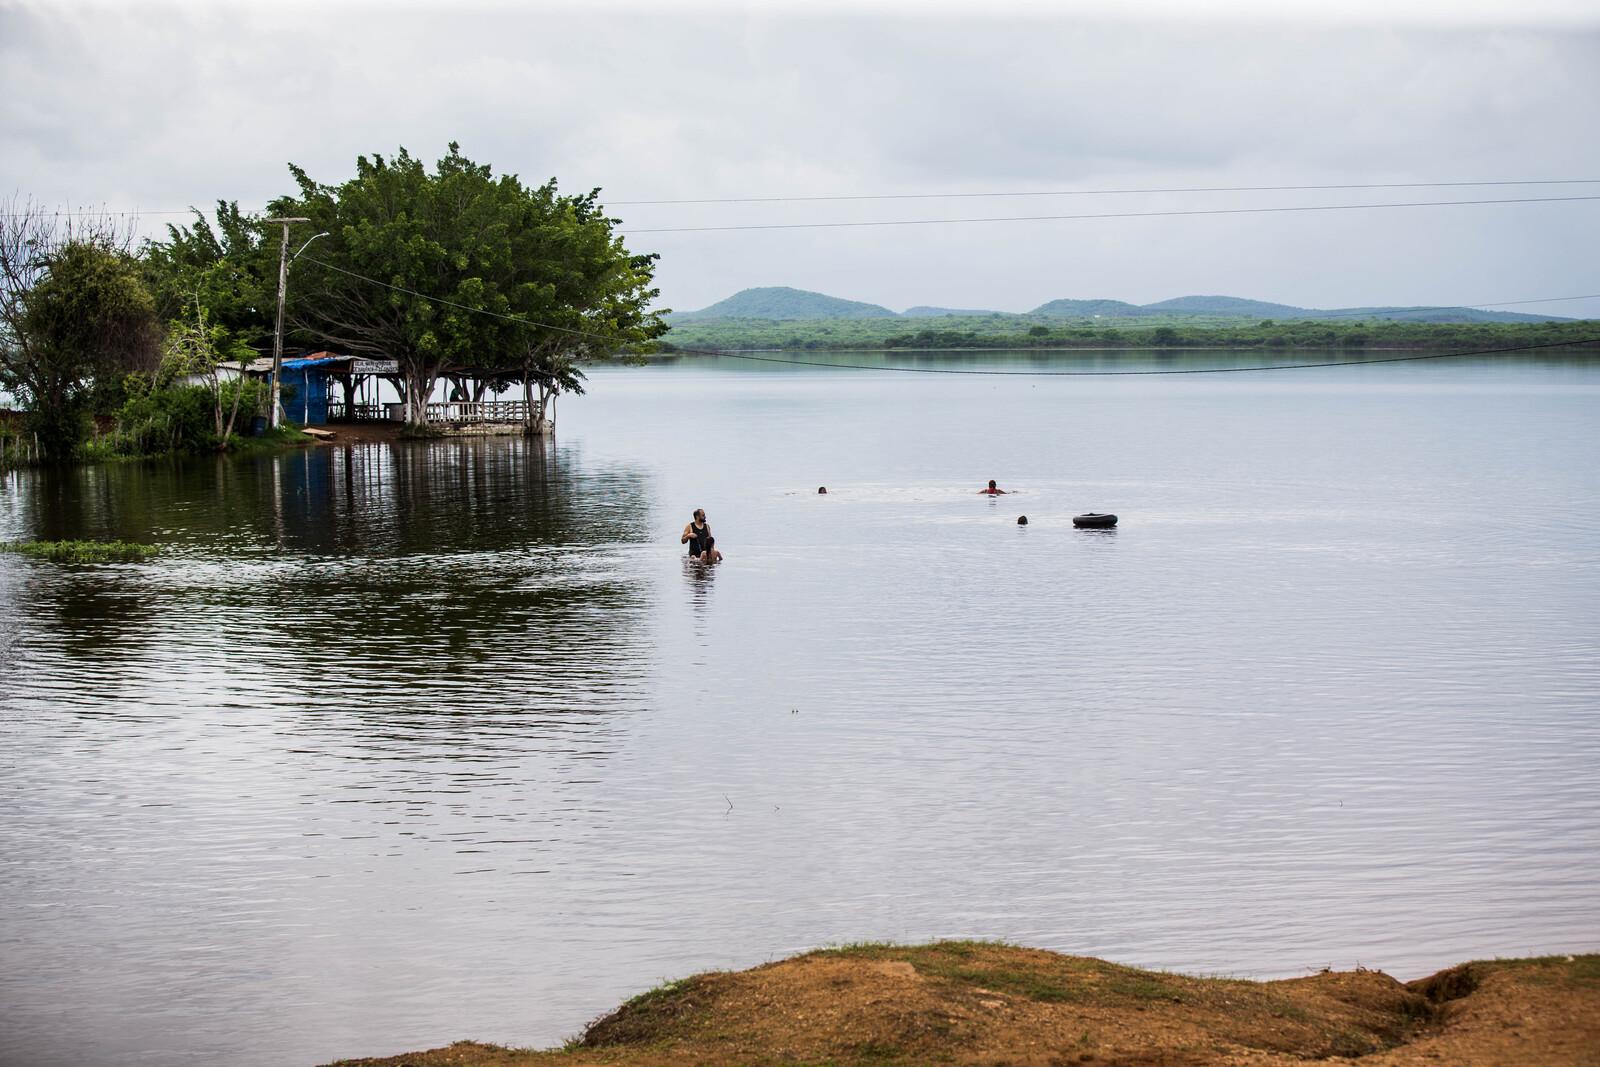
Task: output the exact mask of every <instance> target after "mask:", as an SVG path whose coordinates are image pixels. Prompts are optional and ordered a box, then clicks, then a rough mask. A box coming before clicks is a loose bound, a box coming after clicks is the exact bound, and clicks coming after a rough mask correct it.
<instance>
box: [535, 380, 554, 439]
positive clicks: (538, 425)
mask: <svg viewBox="0 0 1600 1067" xmlns="http://www.w3.org/2000/svg"><path fill="white" fill-rule="evenodd" d="M554 395H555V390H554V389H553V388H552V386H551V385H550V383H548V382H546V381H544V380H543V379H541V380H540V382H539V409H538V411H536V412H535V413H534V417H533V433H534V435H535V436H538V437H543V436H544V435H545V434H547V433H549V432H550V430H549V420H548V419H547V418H546V415H547V413H548V412H549V410H550V398H551V397H552V396H554Z"/></svg>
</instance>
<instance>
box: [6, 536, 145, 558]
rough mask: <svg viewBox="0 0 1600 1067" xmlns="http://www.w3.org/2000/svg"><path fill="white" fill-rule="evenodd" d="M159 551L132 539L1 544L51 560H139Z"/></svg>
mask: <svg viewBox="0 0 1600 1067" xmlns="http://www.w3.org/2000/svg"><path fill="white" fill-rule="evenodd" d="M159 551H160V548H159V547H158V546H156V545H141V544H137V543H136V542H133V541H10V542H5V543H0V552H9V553H11V554H13V555H18V556H29V557H31V558H33V559H43V560H49V561H50V562H51V563H138V562H139V561H141V560H146V559H149V558H150V557H151V556H153V555H155V554H156V553H157V552H159Z"/></svg>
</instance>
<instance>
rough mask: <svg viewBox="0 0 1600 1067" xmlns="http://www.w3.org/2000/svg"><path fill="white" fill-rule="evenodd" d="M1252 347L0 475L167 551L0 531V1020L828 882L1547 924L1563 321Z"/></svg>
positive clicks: (1090, 925)
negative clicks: (1244, 351) (532, 436)
mask: <svg viewBox="0 0 1600 1067" xmlns="http://www.w3.org/2000/svg"><path fill="white" fill-rule="evenodd" d="M903 356H904V357H905V358H902V357H903ZM950 358H954V359H956V360H957V362H958V364H959V365H970V366H985V365H999V366H1007V367H1022V366H1032V365H1035V362H1034V361H1036V360H1039V359H1040V358H1046V359H1047V360H1048V359H1049V358H1054V357H1041V356H1040V354H1037V353H1032V354H1022V355H1019V356H1014V357H1013V356H1005V355H1000V356H991V355H983V356H974V355H971V354H963V355H961V356H959V357H950ZM1156 358H1159V359H1167V358H1169V357H1166V356H1162V357H1156ZM1205 358H1207V359H1213V360H1214V359H1215V358H1216V357H1215V356H1214V354H1207V355H1206V357H1205ZM1240 358H1257V357H1240ZM894 359H895V361H896V362H897V363H905V362H906V361H907V359H918V360H925V361H929V363H930V365H933V364H935V363H937V362H938V361H940V360H945V363H944V364H943V365H950V363H949V359H947V358H946V357H942V356H915V357H913V356H910V355H909V354H898V353H897V354H894ZM984 361H990V362H984ZM1043 365H1050V366H1054V365H1058V364H1054V363H1049V362H1048V361H1047V362H1046V363H1045V364H1043ZM1296 373H1297V374H1299V375H1303V376H1302V377H1295V378H1292V379H1274V380H1272V381H1263V380H1260V379H1249V378H1244V377H1232V378H1229V379H1227V380H1218V379H1151V380H1135V381H1129V380H1116V381H1103V380H1075V379H1029V378H1016V379H976V380H974V379H957V378H953V377H944V376H915V375H907V376H902V377H892V376H880V377H873V376H864V375H863V374H862V373H860V372H847V371H831V370H826V369H819V368H809V369H806V368H800V369H797V368H782V367H772V366H767V365H760V364H743V365H739V364H733V363H731V362H730V363H709V364H708V363H706V362H704V361H701V362H689V363H681V364H679V363H673V362H670V361H669V362H667V363H664V364H663V365H660V366H655V367H651V368H647V369H644V370H623V369H620V368H619V369H602V370H599V371H596V373H595V374H594V376H593V377H594V388H593V390H592V392H591V395H590V396H589V397H587V398H585V399H584V400H583V401H581V402H579V403H574V404H572V405H569V407H568V408H567V409H566V410H564V412H563V419H564V420H565V421H564V422H563V426H562V437H561V439H560V440H559V442H556V443H551V444H541V443H527V442H523V441H521V440H490V441H441V442H433V443H426V444H415V445H397V446H371V447H361V448H319V449H313V450H308V451H306V452H303V453H293V454H287V455H281V456H276V457H270V458H261V459H240V460H232V459H204V460H194V461H185V462H173V463H150V464H118V465H109V466H105V467H97V468H90V469H84V470H80V471H73V472H69V473H65V474H53V475H46V474H38V473H29V474H12V475H7V476H4V478H3V480H0V538H6V539H10V538H21V537H106V538H110V537H115V538H123V539H128V540H138V541H154V542H159V543H161V544H163V545H165V546H167V550H166V551H165V552H163V553H162V554H161V555H160V556H157V557H156V558H154V559H153V560H151V561H149V562H146V563H140V564H119V565H111V566H98V567H78V568H61V567H54V566H49V565H45V564H40V563H37V562H35V561H31V560H24V559H17V558H12V557H0V606H3V610H0V816H3V818H0V856H3V857H4V858H3V860H0V900H4V901H5V903H4V904H3V905H0V956H3V957H4V959H5V960H6V966H5V967H4V968H0V1062H7V1063H9V1062H28V1063H30V1064H34V1063H36V1064H50V1063H78V1062H118V1063H141V1062H142V1063H159V1064H168V1063H207V1062H228V1063H239V1064H253V1063H260V1064H277V1063H283V1062H309V1061H314V1060H318V1059H328V1058H332V1057H335V1056H347V1055H356V1054H371V1053H380V1052H385V1051H399V1050H401V1049H405V1048H415V1047H422V1046H426V1045H433V1044H440V1043H443V1042H445V1041H448V1040H451V1039H454V1038H457V1037H461V1036H466V1035H471V1036H474V1037H480V1038H484V1039H489V1040H500V1041H505V1042H508V1043H512V1044H519V1045H528V1044H546V1043H551V1042H554V1041H557V1040H559V1039H560V1038H561V1037H563V1036H566V1035H568V1034H570V1033H572V1032H574V1031H575V1030H577V1029H578V1028H579V1027H580V1026H581V1025H582V1023H583V1022H584V1021H585V1020H586V1019H588V1018H590V1017H592V1016H594V1015H595V1014H598V1013H599V1012H601V1011H603V1010H604V1009H606V1008H607V1007H609V1006H610V1005H612V1004H613V1003H614V1002H615V1001H617V1000H618V999H620V998H621V997H623V996H626V995H628V994H630V993H633V992H637V991H638V990H639V989H641V988H644V987H646V986H648V985H651V984H653V983H654V982H656V981H657V980H659V979H661V978H663V977H667V976H672V975H679V974H683V973H687V972H689V971H693V970H697V969H703V968H706V967H731V966H747V965H750V964H753V963H757V962H760V961H762V960H764V959H767V958H770V957H773V956H776V955H781V954H784V953H788V952H791V951H795V950H798V949H801V948H805V947H809V946H812V945H815V944H819V943H824V942H828V941H839V940H852V939H861V938H905V939H919V938H926V937H933V936H963V935H972V936H991V937H1003V938H1008V939H1012V940H1017V941H1022V942H1027V943H1032V944H1040V945H1044V946H1047V947H1052V948H1057V949H1062V950H1066V951H1073V952H1087V953H1094V954H1099V955H1106V956H1110V957H1112V958H1115V959H1119V960H1124V961H1127V962H1130V963H1138V964H1146V965H1153V966H1167V967H1175V968H1188V969H1196V970H1204V971H1208V972H1214V971H1227V972H1235V973H1248V974H1261V975H1269V974H1270V975H1281V974H1293V973H1297V972H1300V971H1301V970H1303V969H1304V968H1311V967H1320V966H1323V965H1333V966H1350V965H1354V964H1355V963H1358V962H1359V963H1363V964H1366V965H1369V966H1374V965H1375V966H1383V967H1387V968H1389V969H1391V970H1393V971H1395V972H1397V973H1399V974H1401V975H1402V976H1406V977H1410V976H1412V975H1414V974H1417V973H1421V972H1423V971H1426V970H1428V969H1430V968H1433V967H1437V966H1440V965H1443V964H1447V963H1453V962H1457V961H1459V960H1461V959H1465V958H1468V957H1472V956H1485V955H1495V954H1502V955H1511V954H1525V953H1528V952H1537V951H1555V950H1570V949H1576V948H1585V947H1588V948H1594V947H1596V943H1595V931H1596V929H1600V908H1597V905H1596V903H1595V897H1594V893H1593V883H1592V875H1591V873H1590V872H1592V870H1593V869H1594V868H1595V866H1596V865H1597V863H1600V829H1597V828H1600V772H1597V771H1596V767H1597V766H1600V716H1597V714H1596V712H1597V707H1600V699H1597V698H1600V666H1597V664H1600V657H1597V656H1596V653H1597V652H1600V648H1597V645H1600V638H1597V634H1600V628H1597V627H1596V626H1595V622H1596V618H1595V614H1594V607H1593V605H1594V604H1595V603H1597V602H1600V596H1597V594H1600V540H1597V538H1596V535H1595V534H1594V530H1595V529H1596V527H1597V521H1600V503H1597V500H1600V498H1597V496H1596V494H1595V492H1594V490H1595V488H1596V486H1595V483H1594V471H1595V470H1596V469H1600V464H1597V462H1596V461H1597V460H1600V429H1597V427H1600V419H1596V418H1595V416H1596V413H1597V412H1596V408H1597V406H1600V405H1597V400H1600V372H1597V371H1596V369H1595V368H1594V367H1593V366H1592V365H1590V364H1585V363H1581V362H1566V363H1561V362H1540V363H1528V364H1482V365H1471V366H1461V367H1452V368H1448V369H1446V368H1444V367H1439V366H1435V367H1432V368H1428V369H1419V368H1418V367H1415V366H1405V365H1398V366H1392V367H1383V368H1366V369H1359V370H1357V371H1356V372H1354V373H1352V372H1351V371H1349V370H1348V369H1347V370H1343V371H1335V370H1327V371H1305V372H1296ZM691 430H692V432H688V431H691ZM708 456H714V457H715V460H716V462H715V463H708V462H707V457H708ZM991 477H995V478H998V479H999V480H1000V481H1001V484H1002V485H1006V486H1010V487H1014V488H1015V489H1017V490H1018V493H1017V495H1015V496H1008V497H1005V498H1002V499H1000V500H998V501H996V500H985V499H983V498H979V497H977V496H976V495H975V490H976V489H977V488H978V487H979V486H980V485H982V484H983V482H984V481H985V480H987V479H988V478H991ZM819 484H826V485H827V486H828V487H829V492H828V494H827V495H826V496H818V495H816V493H815V487H816V486H817V485H819ZM1513 504H1514V506H1510V505H1513ZM695 506H704V507H705V508H706V509H707V511H708V512H710V513H711V514H712V515H713V516H714V518H715V520H716V529H717V536H718V543H719V547H722V548H724V549H725V551H726V552H727V554H728V560H727V562H726V563H724V564H723V565H721V566H719V567H706V566H703V565H700V564H698V563H694V562H692V561H689V560H687V559H683V558H682V555H683V549H682V546H680V545H679V544H678V543H677V541H678V532H679V530H680V529H681V528H682V523H683V521H684V520H685V518H686V517H687V515H688V512H689V510H690V509H691V508H693V507H695ZM1089 510H1101V511H1115V512H1117V513H1119V514H1120V515H1121V516H1122V525H1121V526H1120V527H1119V528H1117V529H1116V530H1075V529H1073V528H1072V526H1071V516H1072V515H1074V514H1077V513H1081V512H1084V511H1089ZM1022 513H1026V514H1027V515H1028V516H1029V521H1030V524H1029V525H1028V526H1027V527H1021V528H1019V527H1017V526H1016V516H1017V515H1018V514H1022ZM730 805H731V806H730Z"/></svg>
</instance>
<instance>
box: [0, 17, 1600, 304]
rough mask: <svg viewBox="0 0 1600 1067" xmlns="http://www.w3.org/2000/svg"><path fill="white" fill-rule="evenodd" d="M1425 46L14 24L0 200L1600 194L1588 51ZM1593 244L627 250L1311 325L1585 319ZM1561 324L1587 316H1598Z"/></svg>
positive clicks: (1354, 38) (1110, 34)
mask: <svg viewBox="0 0 1600 1067" xmlns="http://www.w3.org/2000/svg"><path fill="white" fill-rule="evenodd" d="M1434 22H1435V23H1436V24H1435V25H1430V26H1413V27H1409V28H1402V29H1395V28H1386V27H1384V26H1382V25H1379V24H1377V23H1374V22H1365V23H1361V24H1344V25H1315V26H1314V25H1307V24H1297V23H1294V22H1290V21H1285V20H1282V19H1279V20H1276V21H1271V22H1261V21H1255V22H1252V21H1248V20H1239V19H1235V20H1231V21H1227V22H1176V21H1172V20H1170V19H1168V20H1162V19H1157V18H1148V17H1147V18H1143V19H1140V20H1138V21H1130V22H1125V23H1117V22H1107V21H1091V20H1088V19H1085V18H1083V17H1072V18H1042V17H1037V16H1034V15H1029V14H1002V15H996V16H992V17H984V18H979V17H975V16H960V15H958V14H953V13H951V12H950V9H949V8H942V9H940V11H939V13H938V14H936V15H934V16H922V17H919V16H917V15H915V14H913V13H911V12H910V11H904V12H897V13H885V12H879V13H877V14H873V15H866V16H861V15H851V14H848V13H844V12H838V11H831V12H825V13H822V14H810V15H807V14H801V13H787V14H767V15H762V14H750V13H744V12H740V11H734V10H717V9H710V10H701V11H698V12H695V13H691V14H688V15H682V14H676V15H674V14H662V13H658V12H650V11H630V10H624V9H619V8H615V7H612V8H607V9H604V10H602V11H601V12H600V13H598V14H591V15H583V14H576V13H570V12H569V13H564V14H550V13H542V14H541V13H532V12H522V11H518V10H514V9H509V8H507V9H495V8H471V7H465V8H460V7H454V6H452V7H451V8H449V9H444V8H410V9H407V8H400V9H391V8H382V9H380V8H351V7H343V8H338V9H334V10H331V11H324V10H315V9H309V8H289V9H281V8H276V7H272V8H269V7H265V6H263V7H248V6H232V7H226V8H221V9H200V8H177V7H173V8H160V7H146V8H138V9H133V10H109V9H94V8H67V9H65V10H64V11H63V10H57V9H50V8H43V7H28V6H10V7H4V8H0V59H3V62H0V92H3V93H4V95H5V99H6V100H7V108H6V114H5V117H4V118H3V119H0V158H3V159H4V161H5V162H4V164H3V168H4V173H3V174H0V181H3V182H4V183H5V184H6V185H8V186H10V187H12V188H16V189H19V190H21V191H23V192H26V193H32V194H33V195H35V196H37V197H39V198H42V199H45V200H48V201H52V202H56V201H67V200H71V201H72V202H74V203H80V204H85V203H91V204H98V203H106V204H108V205H110V206H113V207H133V206H139V207H142V208H145V209H163V208H173V207H177V208H181V207H184V206H186V205H188V204H201V205H207V204H209V203H210V202H212V201H213V200H215V199H217V198H219V197H226V198H230V199H233V198H237V199H239V200H240V201H241V202H243V203H244V204H246V205H252V206H254V205H259V204H261V203H263V202H264V201H265V200H266V199H267V198H268V197H270V196H272V195H275V194H278V193H281V192H283V191H286V190H287V189H288V188H289V187H290V183H289V180H288V175H287V172H286V170H285V167H284V164H285V163H286V162H288V161H294V162H297V163H300V164H302V165H304V166H306V167H307V168H308V169H309V170H310V172H311V173H312V174H313V175H314V176H316V177H319V178H321V179H323V180H328V181H333V180H337V179H339V178H341V177H343V176H345V175H346V174H348V173H349V171H350V170H351V167H352V164H353V161H354V158H355V156H356V155H357V154H360V153H371V152H385V153H386V152H391V151H393V150H394V148H395V147H396V146H397V145H400V144H404V145H406V146H408V147H409V148H411V149H412V151H413V152H415V153H417V154H420V155H422V156H424V157H432V156H434V155H435V154H437V153H438V152H439V151H441V150H442V148H443V146H444V144H445V143H446V142H447V141H449V140H452V139H455V140H459V141H461V142H462V144H463V147H464V149H465V150H466V151H467V152H468V153H469V154H470V155H472V156H474V157H475V158H479V159H483V160H486V161H488V162H491V163H493V164H494V165H495V166H496V167H497V168H498V169H500V170H506V171H514V172H517V173H520V174H522V175H523V176H524V177H526V178H529V179H533V180H540V179H542V178H544V177H547V176H551V175H555V176H557V177H559V178H560V179H561V180H562V183H563V184H564V185H565V186H566V187H568V188H571V189H579V188H588V187H590V186H594V185H599V186H603V187H604V188H605V189H606V194H607V197H608V198H610V199H616V200H629V199H640V198H655V197H661V198H672V197H708V196H760V195H784V194H790V195H828V194H838V193H860V192H869V193H870V192H935V191H984V190H993V189H1051V188H1071V187H1085V186H1088V187H1123V188H1125V187H1149V186H1179V185H1185V186H1186V185H1258V184H1306V183H1319V182H1382V181H1416V180H1445V179H1489V178H1521V177H1600V145H1597V144H1596V143H1595V141H1594V138H1593V136H1592V124H1593V119H1592V115H1593V110H1594V107H1595V104H1596V102H1597V101H1600V62H1597V60H1600V33H1597V32H1596V30H1595V29H1594V28H1592V27H1583V26H1574V25H1571V24H1569V23H1562V24H1555V25H1549V26H1544V27H1542V28H1541V27H1533V28H1527V27H1524V28H1505V27H1499V28H1497V27H1496V26H1494V25H1486V24H1484V23H1483V21H1482V20H1481V19H1476V20H1475V21H1474V23H1473V24H1472V25H1470V26H1456V27H1451V26H1449V25H1447V24H1439V23H1442V17H1441V18H1440V19H1435V20H1434ZM1591 191H1594V192H1600V186H1595V187H1592V189H1591ZM1546 192H1547V193H1548V192H1551V191H1546ZM1484 195H1516V194H1515V192H1514V191H1513V192H1508V193H1494V192H1490V193H1483V192H1479V193H1476V194H1470V193H1467V192H1465V191H1457V192H1452V191H1448V190H1441V191H1433V192H1418V193H1372V194H1352V193H1327V194H1309V193H1299V194H1287V193H1286V194H1270V195H1269V194H1248V195H1246V194H1229V195H1217V194H1213V195H1206V196H1201V195H1185V196H1175V195H1174V196H1142V197H1106V198H1101V197H1072V198H1062V199H1044V198H1039V199H1031V198H1030V199H1021V200H1013V199H1006V200H992V201H991V200H962V201H937V202H890V203H872V204H846V205H840V204H832V205H803V204H791V205H716V206H703V207H682V206H680V207H628V208H618V213H619V214H621V215H623V217H624V218H625V219H626V221H627V224H628V226H629V227H634V228H646V227H654V226H663V225H694V224H707V225H721V224H734V223H740V222H771V221H804V220H842V219H852V218H855V219H884V218H908V217H913V218H916V217H969V216H990V215H1013V214H1028V215H1033V214H1055V213H1076V212H1083V211H1118V210H1141V209H1143V210H1155V209H1163V208H1176V209H1184V208H1193V207H1206V206H1212V205H1218V206H1226V205H1235V204H1238V205H1266V204H1282V203H1311V202H1319V201H1320V202H1329V203H1338V202H1350V201H1352V199H1357V198H1362V197H1366V198H1370V199H1373V200H1382V199H1402V200H1403V199H1455V198H1458V197H1459V198H1461V199H1475V198H1478V197H1480V196H1484ZM163 221H165V220H164V219H161V218H158V217H156V216H147V218H146V222H147V224H150V225H152V226H154V225H155V224H158V223H160V222H163ZM1597 237H1600V202H1594V203H1579V204H1534V205H1523V206H1514V207H1513V206H1503V207H1482V208H1426V209H1415V210H1412V211H1405V212H1399V211H1396V212H1370V213H1361V214H1357V213H1345V214H1340V215H1338V216H1336V217H1334V216H1317V215H1276V216H1257V217H1248V216H1221V217H1213V218H1198V219H1142V220H1100V221H1082V222H1056V223H1014V224H995V225H987V226H950V227H942V228H926V229H870V230H833V231H766V232H762V231H757V232H744V233H701V234H661V235H649V236H645V235H641V236H639V237H638V238H636V239H635V240H634V243H635V244H636V245H638V246H639V247H644V248H653V249H656V250H659V251H661V252H662V253H663V261H662V267H661V275H660V277H661V282H662V286H663V289H664V296H665V299H666V301H667V302H668V303H670V304H671V305H673V306H676V307H682V308H689V307H696V306H700V305H703V304H706V303H709V302H711V301H712V300H715V299H718V298H720V297H722V296H724V295H727V293H729V292H731V291H733V290H735V289H738V288H741V287H744V286H747V285H761V284H786V285H796V286H801V287H805V288H815V289H821V290H824V291H828V292H833V293H837V294H839V295H843V296H849V297H854V298H859V299H866V300H872V301H876V302H879V303H885V304H888V305H890V306H893V307H904V306H907V305H910V304H915V303H941V304H953V305H959V306H992V307H999V308H1006V309H1021V308H1025V307H1029V306H1032V305H1034V304H1037V303H1040V302H1042V301H1043V300H1046V299H1050V298H1053V297H1058V296H1112V297H1120V298H1124V299H1130V300H1152V299H1160V298H1163V297H1167V296H1173V295H1178V294H1181V293H1192V292H1227V293H1234V294H1237V295H1244V296H1253V297H1259V298H1262V299H1269V300H1281V301H1285V302H1289V303H1301V304H1316V305H1333V304H1349V303H1375V302H1396V303H1453V302H1458V301H1479V300H1491V299H1515V298H1526V297H1539V296H1555V295H1567V294H1569V293H1579V292H1586V291H1590V290H1594V289H1597V288H1600V286H1597V284H1596V281H1595V280H1594V278H1593V276H1592V275H1588V276H1586V274H1585V271H1587V270H1588V269H1589V268H1588V263H1587V251H1586V250H1587V248H1590V247H1593V245H1594V243H1595V239H1596V238H1597ZM1567 310H1569V311H1571V312H1572V313H1578V312H1579V310H1580V308H1578V307H1569V308H1568V309H1567ZM1581 310H1582V311H1583V312H1584V313H1588V314H1594V315H1600V302H1594V303H1592V304H1591V305H1589V306H1587V307H1583V308H1581Z"/></svg>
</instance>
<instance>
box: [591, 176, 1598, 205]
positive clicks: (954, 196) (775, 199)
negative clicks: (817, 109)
mask: <svg viewBox="0 0 1600 1067" xmlns="http://www.w3.org/2000/svg"><path fill="white" fill-rule="evenodd" d="M1596 183H1600V178H1532V179H1528V180H1525V181H1472V182H1463V181H1455V182H1385V183H1366V184H1343V185H1195V186H1186V187H1178V188H1170V189H1048V190H1039V191H1032V190H1030V191H1009V192H985V193H863V194H852V195H840V196H722V197H705V198H702V199H684V200H612V201H608V203H607V206H608V207H635V206H653V205H667V204H806V203H838V202H840V201H849V200H961V199H976V198H986V197H1005V196H1131V195H1142V194H1155V193H1283V192H1313V191H1319V190H1330V189H1459V188H1465V187H1472V186H1503V185H1594V184H1596Z"/></svg>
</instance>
